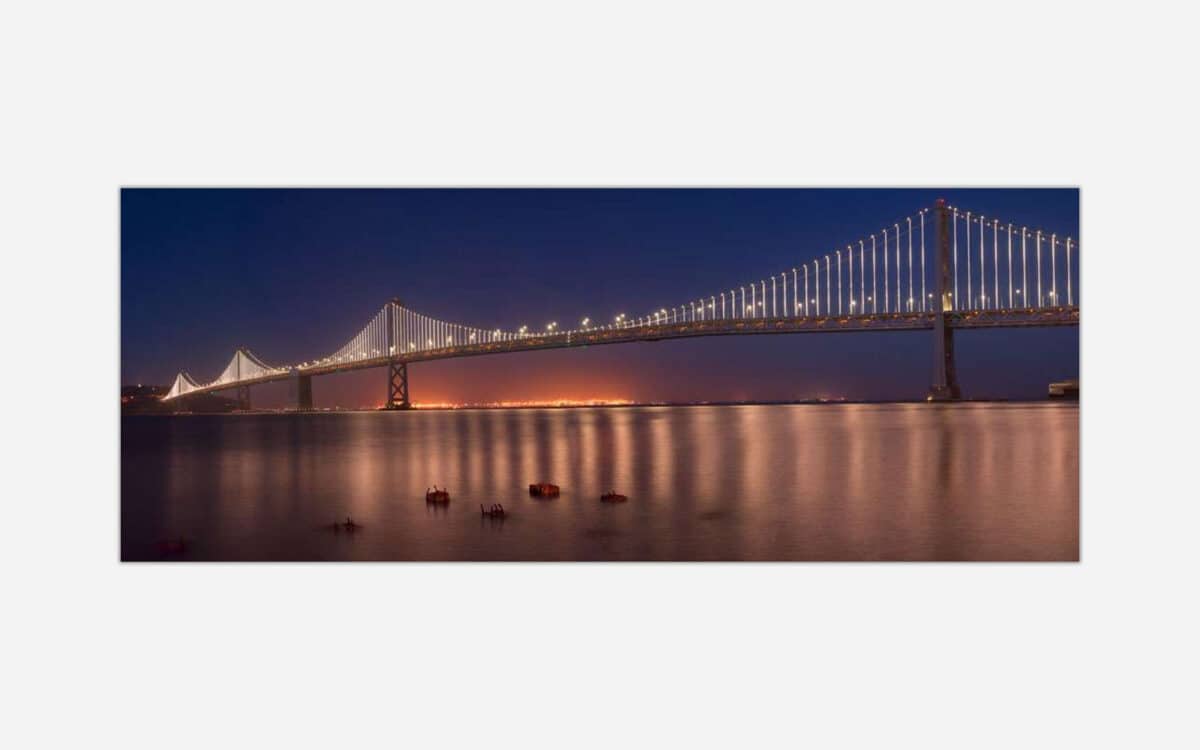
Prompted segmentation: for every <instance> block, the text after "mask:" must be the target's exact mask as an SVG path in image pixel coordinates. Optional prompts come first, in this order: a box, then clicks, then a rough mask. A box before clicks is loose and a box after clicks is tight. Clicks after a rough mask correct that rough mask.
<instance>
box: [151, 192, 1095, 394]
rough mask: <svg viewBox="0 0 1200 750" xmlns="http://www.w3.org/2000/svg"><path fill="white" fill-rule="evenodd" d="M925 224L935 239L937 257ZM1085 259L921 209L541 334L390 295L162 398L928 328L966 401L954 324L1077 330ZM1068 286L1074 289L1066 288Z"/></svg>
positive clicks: (937, 365)
mask: <svg viewBox="0 0 1200 750" xmlns="http://www.w3.org/2000/svg"><path fill="white" fill-rule="evenodd" d="M930 213H932V214H933V216H932V217H930V216H928V214H930ZM927 219H930V224H931V226H930V230H931V231H930V232H929V234H931V235H933V241H932V245H933V247H932V248H931V249H930V251H928V252H929V254H930V255H932V256H933V257H932V258H931V259H929V262H928V263H927V257H926V256H927V240H926V220H927ZM960 220H961V222H962V224H963V231H961V232H960V229H959V222H960ZM973 227H974V228H975V233H974V235H975V238H976V240H975V242H973V241H972V228H973ZM1002 227H1003V228H1002ZM960 235H961V237H962V239H963V240H964V241H963V243H962V247H961V248H960V242H959V240H960ZM880 239H882V242H880ZM989 240H990V241H989ZM1014 240H1015V243H1014ZM1031 240H1032V241H1031ZM976 242H977V243H978V245H976V244H975V243H976ZM976 249H977V250H978V253H977V254H976ZM1077 254H1078V246H1077V245H1076V244H1074V242H1073V240H1072V239H1071V238H1069V237H1065V238H1063V239H1061V240H1060V239H1059V237H1058V235H1057V234H1054V233H1048V232H1044V231H1042V230H1030V229H1028V228H1026V227H1017V226H1015V225H1013V224H1011V223H1006V224H1003V225H1002V224H1001V222H1000V220H998V219H995V218H988V217H985V216H983V215H980V214H975V213H973V212H969V211H962V210H960V209H957V208H954V207H951V206H947V205H945V203H944V202H942V201H939V202H938V203H937V204H935V205H934V206H933V207H932V209H921V210H920V211H918V212H917V214H916V215H914V216H911V217H906V218H905V219H904V220H903V222H896V223H893V224H892V225H891V226H890V227H886V228H884V229H883V230H881V231H880V232H879V233H878V234H873V235H870V237H869V238H864V239H861V240H859V241H857V244H855V243H852V244H849V245H846V246H845V248H840V249H837V250H834V251H832V252H830V253H829V254H827V255H824V256H823V257H822V258H818V259H816V260H813V261H811V262H810V263H805V264H804V265H802V266H797V267H795V268H792V269H790V270H789V271H785V272H783V273H780V274H775V275H773V276H771V277H770V280H769V281H768V280H767V279H759V280H757V281H755V282H751V283H749V284H742V285H739V286H737V287H730V288H728V289H722V290H721V291H720V292H718V293H716V294H709V295H708V296H707V297H700V298H697V299H696V300H691V301H689V302H688V303H686V304H684V305H679V306H676V307H673V308H659V309H658V310H655V311H651V312H650V313H647V314H645V315H642V316H639V317H636V318H629V317H627V316H625V315H618V316H616V317H615V318H613V320H612V321H611V322H609V323H605V324H593V323H592V322H591V321H590V320H589V319H588V318H584V319H583V320H582V321H581V323H580V324H579V326H578V327H575V328H571V329H567V330H559V329H558V327H557V325H556V324H551V325H549V326H547V327H546V329H545V330H542V331H536V332H534V331H529V330H528V329H527V328H526V327H522V328H520V329H519V330H516V331H506V330H503V329H499V328H495V329H485V328H479V327H473V326H465V325H461V324H456V323H450V322H446V321H441V320H437V319H434V318H430V317H428V316H424V315H421V314H420V313H417V312H415V311H412V310H410V309H408V308H407V307H405V306H404V304H403V303H402V302H401V301H400V300H399V299H393V300H391V301H389V302H388V303H387V304H385V305H384V306H383V307H382V308H381V309H380V311H379V312H378V313H376V315H375V316H374V317H373V318H372V319H371V321H370V322H368V324H367V325H366V326H365V327H364V328H363V329H362V330H361V331H359V333H358V334H357V335H355V336H354V337H353V338H352V339H351V340H350V341H349V342H348V343H347V344H345V345H344V346H342V347H341V348H340V349H338V350H337V351H335V352H334V353H333V354H330V355H328V356H325V357H320V358H317V359H314V360H309V361H305V362H301V363H296V364H292V365H287V366H272V365H268V364H267V363H266V362H264V361H263V360H262V359H260V358H259V357H258V356H257V355H255V354H254V353H253V352H251V351H250V350H248V349H245V348H240V349H238V350H237V351H235V353H234V355H233V358H232V359H231V360H230V362H229V364H228V365H227V366H226V367H225V370H224V371H223V372H222V373H221V375H219V376H218V377H217V378H216V379H214V380H213V381H210V382H207V383H201V382H198V381H197V380H195V379H194V378H192V377H191V376H190V375H188V374H187V373H186V372H181V373H180V374H179V375H177V376H176V378H175V381H174V383H173V384H172V387H171V389H170V391H169V392H168V393H167V395H166V396H165V397H164V400H166V401H173V400H180V401H181V402H182V403H186V398H187V397H188V396H194V395H196V394H202V393H213V392H217V391H223V390H230V389H236V390H237V397H238V401H239V403H240V405H241V406H242V407H243V408H249V389H250V387H251V386H254V385H259V384H263V383H270V382H277V381H285V380H286V381H289V382H290V383H291V392H292V400H293V403H294V406H295V408H297V409H298V410H302V411H303V410H310V409H312V378H313V377H316V376H321V375H329V374H333V373H339V372H348V371H353V370H362V369H370V368H380V367H386V368H387V369H388V379H387V382H388V391H387V401H386V402H385V403H386V405H387V407H388V408H393V409H406V408H409V407H410V405H411V402H410V400H409V394H408V365H409V364H411V363H415V362H424V361H430V360H438V359H454V358H460V357H471V356H480V355H486V354H502V353H517V352H525V351H537V350H543V349H565V348H571V347H586V346H597V345H603V344H621V343H633V342H649V341H660V340H666V339H682V338H693V337H700V336H728V335H764V334H798V333H850V332H870V331H930V332H932V334H933V344H934V346H933V350H932V352H933V378H932V385H931V388H930V391H929V398H930V399H931V400H946V399H956V398H959V397H960V396H961V391H960V388H959V384H958V379H957V376H956V373H955V361H954V339H953V333H954V331H955V330H962V329H980V328H1029V327H1053V326H1077V325H1078V324H1079V306H1078V304H1077V303H1076V301H1075V296H1076V293H1075V290H1076V289H1077V287H1078V283H1077V282H1076V281H1075V274H1076V273H1077V269H1078V260H1077ZM1073 255H1075V256H1076V258H1075V260H1074V261H1073V259H1072V256H1073ZM976 258H977V260H978V262H977V263H974V264H973V263H972V261H973V259H976ZM1014 258H1015V260H1014ZM856 260H857V263H856ZM822 261H824V263H823V264H822ZM989 261H990V270H991V274H990V277H989ZM1005 261H1007V262H1005ZM1031 261H1032V264H1031ZM918 263H919V265H918ZM856 265H857V270H856ZM972 265H974V268H973V267H972ZM1031 271H1032V273H1031ZM822 277H824V279H822ZM1031 277H1032V281H1031ZM1060 279H1061V280H1062V282H1063V283H1065V285H1066V290H1065V294H1063V293H1062V292H1061V291H1060V290H1059V284H1060ZM822 280H823V281H824V283H823V284H822ZM906 281H907V286H906V284H905V282H906ZM856 282H857V284H856ZM918 289H919V291H918ZM880 291H882V295H880ZM962 291H965V292H966V294H965V295H962V294H961V293H962ZM989 292H990V294H989Z"/></svg>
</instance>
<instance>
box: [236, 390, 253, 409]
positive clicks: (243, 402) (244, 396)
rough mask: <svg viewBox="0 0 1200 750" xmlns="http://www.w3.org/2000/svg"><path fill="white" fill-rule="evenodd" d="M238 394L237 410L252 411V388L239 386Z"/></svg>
mask: <svg viewBox="0 0 1200 750" xmlns="http://www.w3.org/2000/svg"><path fill="white" fill-rule="evenodd" d="M236 393H237V396H236V398H237V408H238V409H239V410H241V411H250V386H248V385H239V386H238V387H237V391H236Z"/></svg>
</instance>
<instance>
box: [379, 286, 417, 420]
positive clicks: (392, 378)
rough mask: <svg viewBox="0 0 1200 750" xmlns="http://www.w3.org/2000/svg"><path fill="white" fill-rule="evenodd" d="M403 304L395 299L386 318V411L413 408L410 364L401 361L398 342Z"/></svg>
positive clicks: (388, 307)
mask: <svg viewBox="0 0 1200 750" xmlns="http://www.w3.org/2000/svg"><path fill="white" fill-rule="evenodd" d="M401 304H402V303H401V302H400V298H399V297H396V298H394V299H393V300H392V302H391V304H389V305H388V306H387V315H386V316H385V318H384V321H385V323H386V324H387V326H386V328H387V340H386V341H385V344H386V345H387V351H388V390H387V401H385V402H384V406H383V408H385V409H411V408H412V403H411V402H410V401H409V400H408V363H407V362H405V361H403V360H401V359H400V357H401V356H402V354H403V350H402V348H401V342H400V341H398V340H397V331H398V330H399V325H398V324H397V321H396V313H397V312H398V311H399V309H400V306H401Z"/></svg>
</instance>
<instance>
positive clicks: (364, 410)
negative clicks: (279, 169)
mask: <svg viewBox="0 0 1200 750" xmlns="http://www.w3.org/2000/svg"><path fill="white" fill-rule="evenodd" d="M901 404H923V405H930V406H932V405H940V406H961V405H974V404H1014V405H1031V404H1066V405H1074V406H1078V405H1079V401H1078V399H1054V398H1043V399H1002V398H981V399H961V400H959V401H934V402H930V401H926V400H925V399H904V400H899V399H885V400H852V399H845V400H837V401H833V400H827V401H826V400H819V399H805V400H790V401H681V402H654V401H645V402H636V403H624V404H545V405H527V406H526V405H513V406H487V405H482V404H478V405H470V406H426V407H417V408H414V409H410V410H408V411H414V412H433V411H437V412H443V411H517V410H531V409H643V408H647V407H664V408H681V407H700V406H862V405H869V406H889V405H901ZM383 411H388V410H387V409H381V408H371V407H356V408H345V409H339V408H333V409H314V410H312V411H307V412H297V411H292V410H288V409H251V410H249V411H236V412H131V413H126V414H122V415H121V416H150V417H188V416H194V417H211V416H262V415H268V414H280V415H320V414H370V413H375V412H383ZM398 411H400V410H398Z"/></svg>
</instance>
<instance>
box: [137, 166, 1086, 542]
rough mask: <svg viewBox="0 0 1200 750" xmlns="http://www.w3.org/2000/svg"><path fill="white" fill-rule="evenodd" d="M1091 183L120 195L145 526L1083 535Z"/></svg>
mask: <svg viewBox="0 0 1200 750" xmlns="http://www.w3.org/2000/svg"><path fill="white" fill-rule="evenodd" d="M1080 264H1081V258H1080V242H1079V191H1078V190H1077V189H1074V188H995V189H981V188H958V187H953V186H948V187H945V188H919V189H916V188H862V189H848V188H836V189H834V188H828V189H826V188H802V189H801V188H797V189H790V188H789V189H783V188H773V189H756V188H679V189H665V188H655V189H616V188H604V189H599V188H597V189H591V188H587V189H582V188H573V189H565V188H564V189H552V188H543V189H532V188H519V189H518V188H488V189H483V188H478V189H476V188H430V189H424V188H420V189H418V188H397V189H381V188H371V189H355V188H329V189H315V188H306V189H288V188H279V189H274V188H273V189H260V188H255V189H250V188H245V189H242V188H183V187H180V188H125V189H123V190H122V191H121V195H120V282H121V286H120V370H121V372H120V377H121V393H120V399H121V403H120V411H121V417H120V555H121V559H122V560H123V561H131V562H132V561H141V562H204V561H213V562H222V561H223V562H237V561H274V562H293V561H296V562H322V561H329V562H343V561H345V562H349V561H379V562H386V561H461V562H491V561H530V562H543V561H545V562H627V561H641V562H706V561H761V562H808V561H812V562H817V561H897V562H900V561H947V562H952V561H1077V560H1079V554H1080V542H1079V538H1080V534H1079V519H1080V514H1079V492H1080V490H1079V487H1080V482H1079V442H1080V441H1079V398H1080V395H1079V394H1080V373H1079V325H1080V293H1081V290H1080V284H1079V280H1080Z"/></svg>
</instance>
